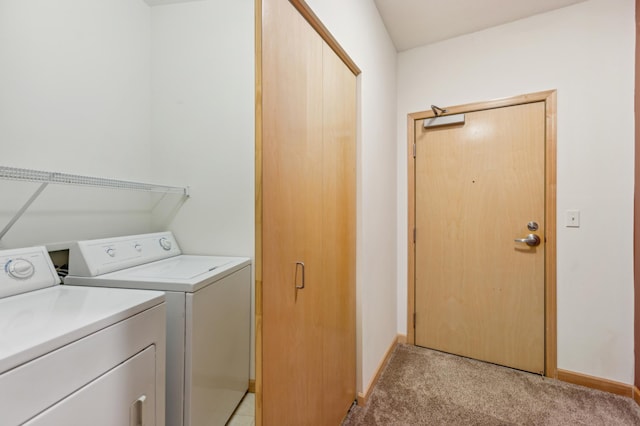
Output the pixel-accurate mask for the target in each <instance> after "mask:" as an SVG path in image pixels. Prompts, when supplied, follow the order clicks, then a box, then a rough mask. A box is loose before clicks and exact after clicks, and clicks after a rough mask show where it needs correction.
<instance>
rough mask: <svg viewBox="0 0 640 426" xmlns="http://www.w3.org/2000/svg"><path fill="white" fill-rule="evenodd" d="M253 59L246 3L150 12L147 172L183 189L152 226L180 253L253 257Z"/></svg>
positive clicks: (212, 2)
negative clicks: (181, 199) (181, 197)
mask: <svg viewBox="0 0 640 426" xmlns="http://www.w3.org/2000/svg"><path fill="white" fill-rule="evenodd" d="M254 56H255V54H254V1H253V0H233V1H229V0H206V1H194V2H185V3H176V4H171V5H166V6H159V7H154V8H152V70H153V72H152V91H153V93H152V102H151V107H152V151H151V153H152V155H151V159H152V164H153V165H154V166H153V171H152V174H153V175H154V179H156V180H159V181H166V182H178V183H180V184H184V185H189V186H190V189H191V197H190V198H189V199H188V200H187V201H186V202H185V203H184V205H182V206H179V205H178V203H177V200H175V199H173V200H168V202H167V203H163V204H164V206H161V207H159V208H157V209H156V210H155V211H154V228H156V229H158V230H161V229H171V230H172V231H173V232H174V233H175V235H176V238H177V239H178V242H179V243H180V246H181V247H182V249H183V251H185V252H186V253H191V254H225V255H236V256H246V257H253V255H254V161H255V160H254V151H255V149H254V146H255V139H254V127H255V126H254V121H255V115H254V105H255V101H254V95H255V89H254V88H255V78H254V74H255V70H254V68H255V65H254ZM252 293H253V291H252ZM252 312H253V306H252ZM251 323H252V325H253V320H252V322H251ZM251 342H252V354H251V359H252V363H251V377H254V366H253V364H254V363H253V359H254V355H253V353H254V351H253V342H254V338H253V331H252V336H251Z"/></svg>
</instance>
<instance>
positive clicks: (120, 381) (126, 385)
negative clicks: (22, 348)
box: [25, 345, 164, 426]
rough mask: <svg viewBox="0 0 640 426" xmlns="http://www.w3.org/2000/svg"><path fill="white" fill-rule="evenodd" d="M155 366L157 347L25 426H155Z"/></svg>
mask: <svg viewBox="0 0 640 426" xmlns="http://www.w3.org/2000/svg"><path fill="white" fill-rule="evenodd" d="M88 362H90V361H89V360H88ZM155 364H156V354H155V345H154V346H149V347H148V348H147V349H145V350H143V351H142V352H139V353H138V354H137V355H135V356H133V357H131V358H129V359H128V360H127V361H125V362H124V363H122V364H120V365H119V366H117V367H115V368H113V369H112V370H109V371H108V372H107V373H105V374H103V375H102V376H100V377H99V378H97V379H95V380H94V381H92V382H91V383H89V384H88V385H87V386H85V387H83V388H81V389H79V390H78V391H76V392H74V393H72V394H71V395H69V396H68V397H67V398H65V399H63V400H62V401H60V402H58V403H57V404H56V405H54V406H52V407H51V408H49V409H47V410H45V411H43V412H42V413H40V414H39V415H38V416H36V417H35V418H33V419H31V420H30V421H28V422H26V423H25V425H29V426H48V425H65V426H86V425H92V426H113V425H130V426H151V425H155V424H156V418H155V411H156V410H155V403H156V395H155V377H156V375H155ZM160 424H164V422H160Z"/></svg>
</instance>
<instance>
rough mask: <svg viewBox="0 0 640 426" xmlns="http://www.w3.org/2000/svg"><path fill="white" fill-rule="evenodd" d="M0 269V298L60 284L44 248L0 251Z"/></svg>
mask: <svg viewBox="0 0 640 426" xmlns="http://www.w3.org/2000/svg"><path fill="white" fill-rule="evenodd" d="M0 267H2V270H1V271H0V298H3V297H7V296H12V295H15V294H20V293H26V292H28V291H32V290H38V289H41V288H45V287H50V286H53V285H56V284H59V283H60V278H59V277H58V274H57V273H56V270H55V268H54V266H53V263H52V262H51V258H50V257H49V253H48V252H47V249H46V248H45V247H28V248H20V249H11V250H0Z"/></svg>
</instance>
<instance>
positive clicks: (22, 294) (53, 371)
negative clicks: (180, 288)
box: [0, 247, 166, 426]
mask: <svg viewBox="0 0 640 426" xmlns="http://www.w3.org/2000/svg"><path fill="white" fill-rule="evenodd" d="M0 265H1V266H2V268H3V269H1V270H0V424H2V425H3V426H13V425H30V426H35V425H38V426H40V425H42V426H51V425H65V426H81V425H82V426H86V425H92V426H97V425H100V426H114V425H145V426H151V425H160V426H161V425H164V424H165V422H164V411H165V405H164V402H165V401H164V391H165V388H164V384H165V330H164V327H162V324H163V323H164V321H165V313H166V310H165V304H164V293H162V292H158V291H141V290H121V289H108V288H102V289H98V288H86V287H67V286H62V285H58V284H59V283H60V280H59V278H58V275H57V273H56V271H55V269H54V267H53V264H52V263H51V259H50V257H49V254H48V253H47V251H46V249H45V248H44V247H31V248H23V249H13V250H2V251H0Z"/></svg>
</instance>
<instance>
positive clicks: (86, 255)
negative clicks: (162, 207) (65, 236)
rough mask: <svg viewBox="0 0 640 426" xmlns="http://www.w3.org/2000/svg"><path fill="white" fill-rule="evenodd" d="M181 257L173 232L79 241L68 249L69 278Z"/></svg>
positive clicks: (94, 274)
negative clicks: (70, 276)
mask: <svg viewBox="0 0 640 426" xmlns="http://www.w3.org/2000/svg"><path fill="white" fill-rule="evenodd" d="M181 253H182V252H181V250H180V247H179V246H178V243H177V241H176V239H175V238H174V236H173V234H172V233H171V232H156V233H152V234H141V235H130V236H126V237H115V238H103V239H99V240H86V241H78V242H76V243H74V244H73V245H72V246H71V248H70V249H69V275H74V276H79V277H95V276H98V275H102V274H106V273H109V272H115V271H119V270H121V269H126V268H132V267H134V266H138V265H143V264H145V263H149V262H155V261H156V260H161V259H167V258H169V257H173V256H177V255H179V254H181Z"/></svg>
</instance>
